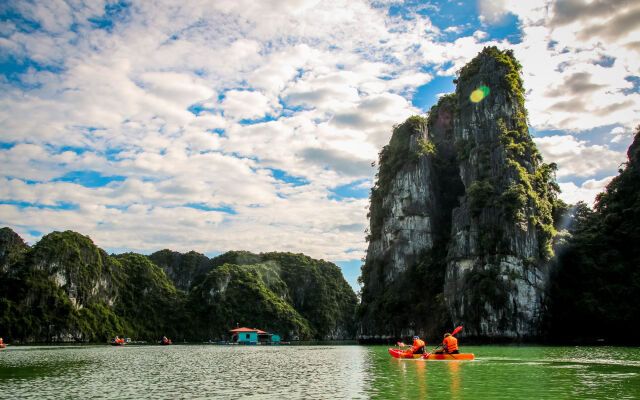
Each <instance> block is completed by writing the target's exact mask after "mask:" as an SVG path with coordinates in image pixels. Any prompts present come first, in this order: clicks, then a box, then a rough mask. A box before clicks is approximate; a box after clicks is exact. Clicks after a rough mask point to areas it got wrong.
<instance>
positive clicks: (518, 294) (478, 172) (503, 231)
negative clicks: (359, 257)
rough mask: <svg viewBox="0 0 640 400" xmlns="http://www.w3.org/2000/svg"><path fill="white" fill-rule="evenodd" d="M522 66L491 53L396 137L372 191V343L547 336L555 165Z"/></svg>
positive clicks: (368, 289) (367, 290) (366, 309)
mask: <svg viewBox="0 0 640 400" xmlns="http://www.w3.org/2000/svg"><path fill="white" fill-rule="evenodd" d="M519 70H520V65H519V64H518V62H517V61H516V60H515V58H514V57H513V54H512V53H511V52H510V51H504V52H503V51H500V50H498V49H497V48H495V47H490V48H485V49H484V50H483V51H482V52H481V53H480V54H478V56H477V57H476V58H475V59H473V60H472V61H471V62H470V63H469V64H467V65H466V66H465V67H463V68H462V69H461V70H460V72H459V78H458V80H457V87H456V91H455V93H453V94H451V95H447V96H443V97H442V98H441V99H440V101H439V102H438V104H437V105H435V106H434V107H432V109H431V110H430V112H429V115H428V118H426V119H424V118H419V117H411V118H409V119H408V120H407V121H405V122H404V123H403V124H401V125H399V126H397V127H396V128H395V129H394V132H393V135H392V138H391V140H390V142H389V145H387V146H385V147H384V148H383V150H382V151H381V153H380V157H379V172H378V175H377V181H376V185H375V186H374V188H373V189H372V191H371V204H370V214H369V216H370V228H369V231H370V232H369V236H368V239H369V248H368V251H367V257H366V260H365V264H364V265H363V268H362V276H361V280H362V283H363V290H362V304H361V307H360V321H361V325H360V327H361V328H360V336H361V338H363V339H366V338H376V337H378V338H383V337H398V336H406V335H410V334H413V333H417V334H422V335H429V336H431V335H435V334H437V335H441V334H442V331H443V330H445V329H447V328H449V327H451V325H452V324H454V325H458V324H462V325H464V327H465V332H466V334H468V335H472V336H478V337H484V338H487V337H489V338H512V339H519V338H526V337H535V336H537V335H538V333H539V332H538V329H539V319H540V313H541V307H542V301H543V297H544V293H545V290H546V286H547V283H548V278H547V275H548V273H547V267H546V265H547V260H548V259H549V258H550V257H551V255H552V250H551V239H552V237H553V235H554V233H555V231H554V228H553V218H552V213H553V209H554V205H555V204H556V197H555V195H556V193H557V190H558V188H557V185H556V184H555V183H554V181H553V175H554V171H555V165H554V164H551V165H547V164H543V163H542V158H541V156H540V154H539V153H538V151H537V149H536V147H535V145H534V143H533V141H532V140H531V137H530V135H529V132H528V129H527V124H526V110H525V108H524V97H523V93H524V89H523V86H522V80H521V77H520V73H519Z"/></svg>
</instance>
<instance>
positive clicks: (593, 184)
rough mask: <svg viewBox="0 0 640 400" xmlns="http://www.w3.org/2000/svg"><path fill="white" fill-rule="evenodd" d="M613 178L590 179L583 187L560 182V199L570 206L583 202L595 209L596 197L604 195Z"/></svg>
mask: <svg viewBox="0 0 640 400" xmlns="http://www.w3.org/2000/svg"><path fill="white" fill-rule="evenodd" d="M611 179H613V176H608V177H606V178H604V179H597V180H596V179H588V180H587V181H585V182H584V183H583V184H582V185H580V186H578V185H576V184H575V183H573V182H560V183H559V184H558V185H559V186H560V190H561V191H562V192H561V193H560V196H559V197H560V198H561V199H562V200H564V201H565V202H566V203H568V204H576V203H578V202H579V201H583V202H585V203H587V204H588V205H590V206H592V207H593V204H594V202H595V199H596V196H597V195H598V194H599V193H602V192H603V191H604V189H605V188H606V186H607V185H608V184H609V182H611Z"/></svg>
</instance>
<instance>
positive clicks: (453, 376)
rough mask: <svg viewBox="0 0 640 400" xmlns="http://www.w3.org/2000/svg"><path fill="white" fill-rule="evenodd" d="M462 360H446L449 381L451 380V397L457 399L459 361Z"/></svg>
mask: <svg viewBox="0 0 640 400" xmlns="http://www.w3.org/2000/svg"><path fill="white" fill-rule="evenodd" d="M461 362H463V361H448V362H447V367H449V381H450V382H451V398H453V399H457V398H459V397H458V388H459V387H460V371H459V370H460V363H461Z"/></svg>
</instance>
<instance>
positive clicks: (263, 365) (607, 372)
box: [0, 345, 640, 399]
mask: <svg viewBox="0 0 640 400" xmlns="http://www.w3.org/2000/svg"><path fill="white" fill-rule="evenodd" d="M387 348H388V347H387V346H279V347H270V346H215V345H173V346H151V345H148V346H142V345H141V346H135V345H128V346H125V347H111V346H59V347H55V346H32V347H28V346H24V347H22V346H21V347H18V346H10V347H8V348H6V349H3V350H0V398H1V399H29V398H32V399H47V398H51V399H54V398H65V399H66V398H77V399H88V398H117V399H140V398H153V399H175V398H202V399H237V398H258V399H270V398H275V399H282V398H289V399H368V398H383V399H384V398H404V399H414V398H415V399H418V398H421V399H423V398H429V399H431V398H433V399H440V398H441V399H450V398H451V399H638V398H640V349H638V348H627V347H533V346H531V347H530V346H526V347H518V346H477V347H475V346H464V347H463V348H462V350H463V351H465V352H472V353H475V355H476V357H477V359H476V360H474V361H414V360H397V359H393V358H391V357H390V356H389V354H388V353H387Z"/></svg>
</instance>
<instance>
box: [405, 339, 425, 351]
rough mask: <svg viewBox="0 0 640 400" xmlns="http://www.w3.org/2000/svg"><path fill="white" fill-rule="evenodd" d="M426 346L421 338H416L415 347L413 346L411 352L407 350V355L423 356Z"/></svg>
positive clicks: (414, 340)
mask: <svg viewBox="0 0 640 400" xmlns="http://www.w3.org/2000/svg"><path fill="white" fill-rule="evenodd" d="M424 346H425V343H424V341H422V340H420V338H419V337H417V336H414V337H413V346H411V348H410V349H409V350H407V353H409V354H423V353H424Z"/></svg>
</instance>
